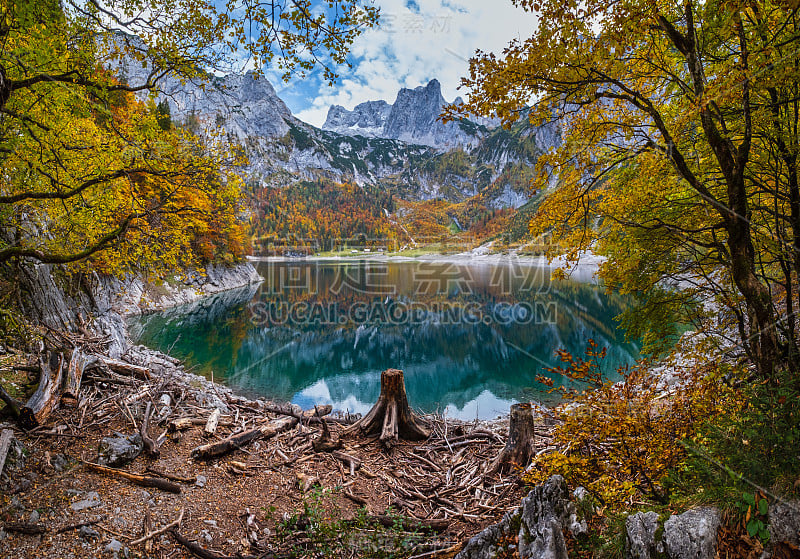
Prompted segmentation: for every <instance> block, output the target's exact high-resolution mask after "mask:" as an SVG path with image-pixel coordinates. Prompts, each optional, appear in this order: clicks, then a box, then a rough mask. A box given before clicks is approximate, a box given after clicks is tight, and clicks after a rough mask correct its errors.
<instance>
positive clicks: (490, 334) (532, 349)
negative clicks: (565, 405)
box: [129, 259, 639, 420]
mask: <svg viewBox="0 0 800 559" xmlns="http://www.w3.org/2000/svg"><path fill="white" fill-rule="evenodd" d="M256 267H257V269H258V271H259V273H260V274H261V275H262V276H263V277H264V279H265V281H264V283H262V284H260V285H257V286H251V287H248V288H242V289H237V290H233V291H229V292H225V293H222V294H219V295H217V296H215V297H211V298H208V299H204V300H202V301H198V302H197V303H194V304H191V305H187V306H183V307H178V308H175V309H170V310H169V311H166V312H162V313H157V314H150V315H146V316H143V317H137V318H135V319H131V321H130V323H129V326H130V329H131V333H132V336H133V337H134V338H135V339H137V340H138V341H139V343H143V344H145V345H148V346H151V347H155V348H157V349H160V350H162V351H168V352H169V353H171V354H172V355H174V356H176V357H179V358H181V359H184V360H185V361H186V364H187V367H188V368H189V369H190V370H193V371H194V372H196V373H198V374H202V375H204V376H206V377H209V378H211V377H212V376H213V378H214V380H217V381H220V382H223V383H225V384H227V385H230V386H233V387H236V388H237V389H238V390H240V391H242V392H244V393H247V394H250V395H258V396H265V397H268V398H274V399H277V400H285V401H291V402H294V403H297V404H300V405H301V406H303V407H310V406H312V405H313V404H327V403H329V404H333V405H334V407H335V408H337V409H341V410H349V411H351V412H358V413H364V412H365V411H367V410H368V409H369V408H370V407H371V406H372V404H373V403H374V402H375V400H376V399H377V397H378V393H379V391H380V372H381V371H382V370H384V369H387V368H398V369H402V370H403V371H404V372H405V379H406V389H407V392H408V396H409V401H410V403H411V405H412V406H413V407H414V408H416V409H418V410H421V411H426V412H428V411H439V412H445V413H447V415H448V416H449V417H457V418H460V419H465V420H470V419H475V418H480V419H488V418H493V417H496V416H497V415H500V414H504V413H507V412H508V407H509V406H510V405H511V404H512V403H514V402H518V401H524V400H531V399H533V400H538V401H544V402H547V401H552V399H553V396H552V395H550V394H548V393H547V388H546V387H544V386H543V385H541V384H539V383H537V382H536V377H537V375H540V374H542V373H544V372H545V369H546V368H547V367H552V366H555V365H557V364H559V361H558V359H557V357H556V355H555V351H556V350H557V349H559V348H563V349H566V350H568V351H570V352H572V353H573V354H576V355H577V354H583V351H584V349H585V347H586V341H587V340H588V339H590V338H592V339H594V340H595V341H597V342H598V344H599V345H600V346H601V347H606V348H608V357H607V358H606V360H605V363H604V368H605V369H607V370H608V371H614V370H615V369H616V368H617V367H618V366H620V365H625V364H629V363H632V362H633V361H634V360H635V359H636V358H637V357H638V356H639V352H638V344H636V343H632V342H626V341H625V336H624V332H622V331H621V330H619V329H618V328H617V323H616V322H615V320H614V317H615V316H616V315H618V314H619V313H620V312H622V311H623V310H624V309H625V308H626V306H627V305H628V300H627V299H626V298H624V297H622V296H620V295H618V294H613V293H612V294H607V293H605V290H604V289H603V288H602V287H600V286H597V285H594V284H592V283H585V282H577V281H559V282H552V281H550V272H551V270H550V269H549V268H547V267H536V266H529V265H523V264H521V263H519V262H516V261H512V260H510V261H508V262H503V263H499V264H469V263H463V264H454V263H444V262H418V261H410V262H393V261H390V262H377V261H345V262H338V261H335V262H326V261H306V260H302V259H298V260H297V261H289V262H260V263H257V264H256ZM551 376H552V375H551ZM556 382H557V383H558V382H560V379H558V378H556Z"/></svg>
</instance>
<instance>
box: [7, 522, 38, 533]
mask: <svg viewBox="0 0 800 559" xmlns="http://www.w3.org/2000/svg"><path fill="white" fill-rule="evenodd" d="M3 530H5V531H6V532H17V533H19V534H28V535H30V536H36V535H38V534H46V533H47V528H46V527H45V526H44V524H34V523H28V522H9V523H7V524H3Z"/></svg>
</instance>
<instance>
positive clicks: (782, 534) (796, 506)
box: [769, 501, 800, 547]
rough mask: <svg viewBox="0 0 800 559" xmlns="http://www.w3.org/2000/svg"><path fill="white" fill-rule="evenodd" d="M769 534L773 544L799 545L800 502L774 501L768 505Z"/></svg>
mask: <svg viewBox="0 0 800 559" xmlns="http://www.w3.org/2000/svg"><path fill="white" fill-rule="evenodd" d="M769 535H770V541H771V542H772V543H774V544H778V543H782V542H786V543H789V544H792V545H793V546H795V547H800V502H798V501H776V502H774V503H772V504H770V506H769Z"/></svg>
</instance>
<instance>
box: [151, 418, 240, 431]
mask: <svg viewBox="0 0 800 559" xmlns="http://www.w3.org/2000/svg"><path fill="white" fill-rule="evenodd" d="M207 423H208V419H203V418H201V417H179V418H178V419H173V420H172V421H170V422H169V424H168V425H167V430H168V431H169V432H170V433H172V432H174V431H185V430H186V429H191V428H192V427H194V426H195V425H206V424H207ZM233 425H234V422H233V421H230V420H223V419H220V420H218V421H217V427H232V426H233Z"/></svg>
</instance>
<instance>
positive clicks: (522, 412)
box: [489, 403, 535, 473]
mask: <svg viewBox="0 0 800 559" xmlns="http://www.w3.org/2000/svg"><path fill="white" fill-rule="evenodd" d="M534 434H535V427H534V423H533V407H532V406H531V405H530V404H528V403H522V404H514V405H512V406H511V413H510V415H509V420H508V439H507V440H506V446H505V448H503V450H502V451H500V454H498V455H497V458H495V459H494V462H492V465H491V466H490V467H489V473H497V472H501V473H507V472H509V471H511V470H512V469H513V468H514V467H518V468H524V467H525V466H527V465H528V462H529V461H530V459H531V458H533V455H534V448H533V441H534V439H533V437H534Z"/></svg>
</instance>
